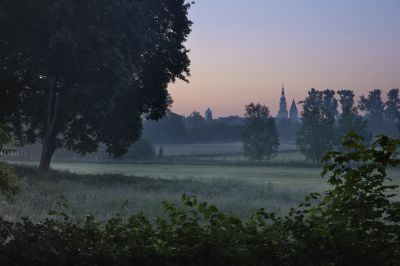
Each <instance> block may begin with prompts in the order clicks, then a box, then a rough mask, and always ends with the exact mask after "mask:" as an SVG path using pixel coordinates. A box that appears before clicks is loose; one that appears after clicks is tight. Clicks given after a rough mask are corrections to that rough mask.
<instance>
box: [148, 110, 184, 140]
mask: <svg viewBox="0 0 400 266" xmlns="http://www.w3.org/2000/svg"><path fill="white" fill-rule="evenodd" d="M143 135H144V136H145V137H146V138H147V139H149V140H150V141H152V142H153V143H184V142H186V141H187V139H188V133H187V130H186V127H185V123H184V117H183V116H181V115H178V114H176V113H173V112H168V113H167V115H166V116H165V117H163V118H162V119H160V120H158V121H157V122H156V121H145V123H144V130H143Z"/></svg>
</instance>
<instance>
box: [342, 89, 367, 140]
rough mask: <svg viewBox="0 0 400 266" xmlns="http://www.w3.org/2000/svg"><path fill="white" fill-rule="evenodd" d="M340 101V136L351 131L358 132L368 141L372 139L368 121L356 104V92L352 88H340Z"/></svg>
mask: <svg viewBox="0 0 400 266" xmlns="http://www.w3.org/2000/svg"><path fill="white" fill-rule="evenodd" d="M337 93H338V95H339V102H340V105H341V109H342V112H341V114H340V115H339V117H338V120H337V132H338V137H339V138H343V137H344V136H346V135H347V134H348V133H349V132H350V131H354V132H356V134H358V135H359V136H361V137H362V138H363V139H364V142H366V143H368V142H369V140H370V139H371V136H370V134H369V133H368V132H367V121H365V120H364V118H363V117H362V116H361V115H359V113H358V108H357V107H356V106H354V92H353V91H351V90H339V91H338V92H337Z"/></svg>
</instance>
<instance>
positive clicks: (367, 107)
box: [297, 89, 400, 161]
mask: <svg viewBox="0 0 400 266" xmlns="http://www.w3.org/2000/svg"><path fill="white" fill-rule="evenodd" d="M336 94H337V95H338V99H337V98H336V97H335V96H336ZM381 94H382V92H381V90H378V89H376V90H372V91H370V92H369V94H368V96H361V97H360V100H359V102H358V105H356V103H355V100H354V92H353V91H351V90H339V91H337V92H335V91H333V90H324V91H319V90H316V89H311V90H310V91H309V92H308V96H307V97H306V99H305V100H304V101H302V104H303V111H302V114H301V123H300V126H299V129H298V132H297V145H298V147H299V149H300V151H301V152H302V153H303V154H304V155H306V157H307V159H310V160H313V161H319V160H320V159H321V158H322V156H323V154H324V153H325V152H326V151H328V150H333V149H338V148H339V146H340V145H339V144H340V141H341V137H342V136H344V135H345V134H347V133H348V132H349V131H354V132H356V133H357V134H358V135H360V136H362V137H363V140H364V142H365V143H369V142H370V140H371V138H372V136H375V135H379V134H385V135H389V136H393V137H396V136H398V135H399V132H400V125H399V120H400V119H399V118H400V98H399V89H391V90H389V91H388V92H387V100H386V101H385V102H384V101H383V100H382V97H381ZM339 103H340V108H339ZM339 109H340V112H339ZM360 112H363V115H361V113H360Z"/></svg>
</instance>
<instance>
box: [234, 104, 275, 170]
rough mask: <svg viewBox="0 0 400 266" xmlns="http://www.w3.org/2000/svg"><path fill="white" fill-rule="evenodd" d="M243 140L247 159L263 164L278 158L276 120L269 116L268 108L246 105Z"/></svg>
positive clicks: (259, 105) (258, 105)
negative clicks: (262, 162)
mask: <svg viewBox="0 0 400 266" xmlns="http://www.w3.org/2000/svg"><path fill="white" fill-rule="evenodd" d="M242 139H243V150H244V153H245V156H246V157H249V158H250V159H252V160H255V161H258V162H261V161H262V160H264V159H267V160H270V159H271V158H273V157H274V156H276V154H277V152H278V146H279V136H278V131H277V129H276V125H275V118H272V117H271V116H270V115H269V110H268V107H266V106H264V105H261V104H254V103H250V104H249V105H246V113H245V123H244V127H243V134H242Z"/></svg>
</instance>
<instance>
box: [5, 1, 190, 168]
mask: <svg viewBox="0 0 400 266" xmlns="http://www.w3.org/2000/svg"><path fill="white" fill-rule="evenodd" d="M189 8H190V4H188V3H186V2H185V1H184V0H98V1H74V0H55V1H54V0H52V1H50V0H38V1H29V0H16V1H13V2H12V4H11V2H10V1H3V2H1V3H0V97H1V99H2V105H1V106H0V121H3V122H4V123H7V124H10V125H12V129H13V132H12V133H13V135H14V136H15V138H16V140H17V141H18V142H19V144H21V145H23V144H26V143H34V142H37V141H40V142H42V143H43V150H42V158H41V164H40V168H41V169H42V170H46V169H48V167H49V164H50V160H51V157H52V154H53V153H54V150H55V149H56V148H60V147H65V148H68V149H70V150H73V151H75V152H78V153H82V154H85V153H89V152H94V151H96V150H97V148H98V145H99V143H104V144H105V145H106V146H107V152H108V153H109V154H112V155H114V156H120V155H122V154H124V153H125V152H126V151H127V149H128V147H129V145H130V144H131V143H132V142H134V141H135V140H137V139H138V138H139V136H140V133H141V129H142V116H143V115H144V116H145V117H146V118H148V119H159V118H161V117H162V116H163V115H164V114H165V112H166V110H167V107H168V106H169V105H170V103H171V98H170V96H169V94H168V91H167V86H168V84H169V83H170V82H171V81H172V82H173V81H175V80H176V79H182V80H185V81H187V77H188V76H189V64H190V61H189V59H188V55H187V53H188V50H187V49H186V48H185V46H184V42H185V40H186V38H187V36H188V34H189V33H190V26H191V22H190V21H189V20H188V17H187V15H188V9H189ZM3 103H4V104H3Z"/></svg>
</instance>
